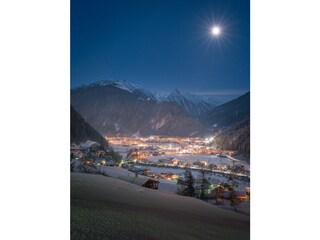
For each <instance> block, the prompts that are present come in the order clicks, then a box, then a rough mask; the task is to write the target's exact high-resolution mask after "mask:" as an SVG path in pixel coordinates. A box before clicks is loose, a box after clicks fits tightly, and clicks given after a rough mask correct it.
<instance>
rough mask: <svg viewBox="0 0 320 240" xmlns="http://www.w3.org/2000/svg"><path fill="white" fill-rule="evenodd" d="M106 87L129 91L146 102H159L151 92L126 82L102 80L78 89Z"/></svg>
mask: <svg viewBox="0 0 320 240" xmlns="http://www.w3.org/2000/svg"><path fill="white" fill-rule="evenodd" d="M106 86H111V87H115V88H119V89H122V90H124V91H128V92H130V93H134V94H138V95H140V97H141V98H142V99H144V100H150V99H152V100H155V101H157V98H156V97H155V96H154V95H153V94H152V93H151V92H150V91H148V90H146V89H144V88H142V87H141V86H139V85H138V84H132V83H129V82H126V81H124V80H102V81H99V82H95V83H92V84H89V85H82V86H81V87H79V88H77V89H87V88H93V87H106Z"/></svg>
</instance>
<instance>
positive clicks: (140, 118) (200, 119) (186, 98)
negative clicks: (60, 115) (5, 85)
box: [71, 81, 250, 159]
mask: <svg viewBox="0 0 320 240" xmlns="http://www.w3.org/2000/svg"><path fill="white" fill-rule="evenodd" d="M71 102H72V105H73V106H74V108H75V109H76V111H78V112H79V113H80V114H81V116H82V117H83V119H82V120H81V121H80V122H81V125H86V124H87V123H88V124H90V125H91V126H92V129H93V128H94V129H93V130H92V129H91V130H90V127H87V126H86V129H87V130H86V131H85V132H86V133H84V132H80V133H78V134H77V137H75V135H74V137H73V138H74V139H81V138H82V139H84V138H89V137H88V136H93V137H94V139H92V140H95V139H96V140H95V141H98V140H99V141H98V142H103V141H105V140H104V138H103V140H102V139H101V137H102V136H101V135H104V136H115V135H117V136H150V135H165V136H182V137H188V136H205V135H209V134H210V135H211V134H214V136H215V141H214V144H215V147H216V148H218V149H229V150H230V149H232V150H238V152H239V153H240V154H242V155H243V156H245V158H246V159H248V158H249V156H250V92H248V93H246V94H244V95H242V96H240V97H238V98H236V99H233V100H231V101H229V102H226V103H224V104H222V105H219V106H216V105H215V104H214V103H210V102H208V101H206V100H204V99H203V98H201V97H199V96H197V95H193V94H191V93H187V92H182V91H180V90H177V89H176V90H174V91H173V92H172V93H170V94H169V95H167V96H162V98H160V99H159V97H158V96H157V97H156V96H155V94H153V93H151V92H150V91H148V90H146V89H144V88H142V87H140V86H138V85H135V84H131V83H128V82H125V81H100V82H97V83H93V84H90V85H85V86H81V87H78V88H76V89H72V90H71ZM71 112H75V110H74V109H71ZM72 114H74V115H75V116H77V113H72ZM81 116H80V117H81ZM80 117H79V116H77V117H76V118H77V119H80ZM82 117H81V118H82ZM74 118H75V117H74ZM82 129H83V127H82ZM95 129H96V130H97V131H98V132H99V133H100V134H101V135H100V134H99V133H97V131H95ZM87 131H89V133H90V134H89V133H88V132H87ZM98 134H99V135H100V137H99V136H98ZM84 135H86V137H83V136H84Z"/></svg>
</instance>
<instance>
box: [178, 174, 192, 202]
mask: <svg viewBox="0 0 320 240" xmlns="http://www.w3.org/2000/svg"><path fill="white" fill-rule="evenodd" d="M177 185H178V193H179V194H181V195H183V196H190V197H192V196H193V193H194V187H193V185H194V178H193V176H192V173H191V171H190V170H189V169H187V170H186V171H185V173H184V180H181V179H178V181H177Z"/></svg>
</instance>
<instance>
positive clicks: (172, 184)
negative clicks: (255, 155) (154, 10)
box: [71, 136, 250, 214]
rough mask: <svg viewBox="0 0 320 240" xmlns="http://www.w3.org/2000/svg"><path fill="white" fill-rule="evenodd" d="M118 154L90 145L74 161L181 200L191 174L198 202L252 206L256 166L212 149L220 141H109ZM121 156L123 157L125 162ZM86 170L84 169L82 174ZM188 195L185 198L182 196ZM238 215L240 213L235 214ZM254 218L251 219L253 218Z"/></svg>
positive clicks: (155, 138) (78, 151) (77, 149)
mask: <svg viewBox="0 0 320 240" xmlns="http://www.w3.org/2000/svg"><path fill="white" fill-rule="evenodd" d="M106 139H107V140H108V142H109V144H110V146H111V147H112V149H113V150H114V152H115V153H117V154H118V155H117V156H118V158H117V159H115V157H114V156H112V155H111V154H110V152H105V151H103V150H100V149H99V144H98V143H97V142H93V141H87V142H86V143H85V144H82V145H81V146H72V147H71V152H72V158H73V159H74V161H75V162H78V163H79V162H80V163H84V164H86V165H87V167H88V166H89V168H87V170H90V166H92V169H91V170H93V169H94V171H95V172H96V173H98V174H102V175H107V176H111V177H116V178H120V179H121V180H125V181H127V182H130V183H134V184H137V185H140V186H143V187H147V188H152V189H158V190H160V191H162V190H163V191H165V192H169V193H172V194H179V191H180V194H181V190H179V188H181V187H182V188H183V187H184V186H183V185H184V182H185V181H186V171H190V173H191V174H192V175H193V178H194V182H193V187H194V191H193V193H192V196H193V197H196V198H201V199H206V200H207V201H208V202H211V203H212V204H215V205H222V206H234V207H235V204H234V202H237V207H238V206H239V205H241V204H240V203H241V202H246V201H249V200H250V164H249V162H247V161H241V160H238V159H236V157H234V156H237V155H236V154H237V152H236V151H232V150H218V149H214V148H213V147H212V142H213V141H214V138H213V137H211V138H183V137H163V136H150V137H106ZM119 156H120V157H119ZM79 169H80V168H79ZM181 195H183V194H181ZM235 210H236V208H235ZM247 214H249V213H247Z"/></svg>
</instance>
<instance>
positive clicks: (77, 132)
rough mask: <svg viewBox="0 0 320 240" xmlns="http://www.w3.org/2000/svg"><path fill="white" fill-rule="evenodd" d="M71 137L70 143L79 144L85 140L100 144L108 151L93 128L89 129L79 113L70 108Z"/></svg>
mask: <svg viewBox="0 0 320 240" xmlns="http://www.w3.org/2000/svg"><path fill="white" fill-rule="evenodd" d="M70 128H71V129H70V130H71V136H70V142H71V143H76V144H79V143H80V142H84V141H87V140H91V141H95V142H98V143H100V145H101V146H102V147H104V148H105V149H108V142H107V141H106V139H105V138H104V137H103V136H101V135H100V133H98V132H97V130H95V129H94V128H93V127H91V126H90V125H89V124H88V123H87V122H86V121H85V120H84V119H83V118H82V117H81V115H80V114H79V113H77V112H76V111H75V110H74V108H73V107H72V106H71V127H70Z"/></svg>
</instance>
